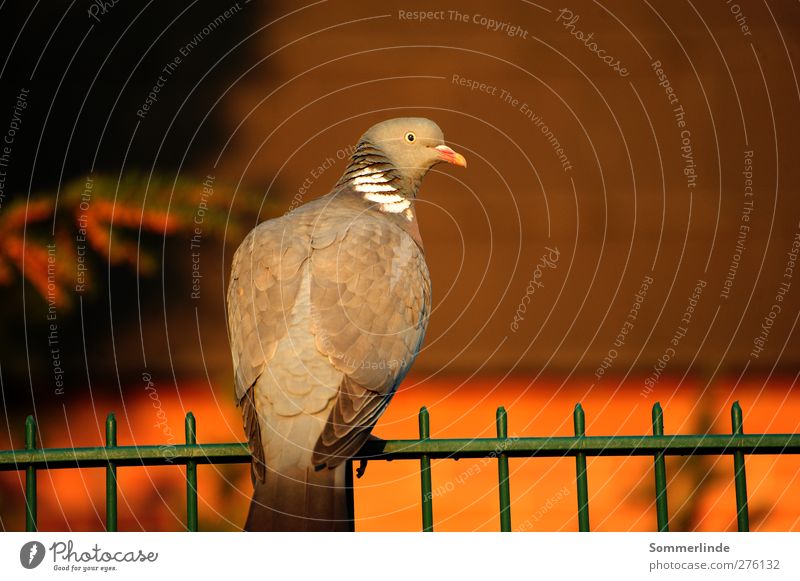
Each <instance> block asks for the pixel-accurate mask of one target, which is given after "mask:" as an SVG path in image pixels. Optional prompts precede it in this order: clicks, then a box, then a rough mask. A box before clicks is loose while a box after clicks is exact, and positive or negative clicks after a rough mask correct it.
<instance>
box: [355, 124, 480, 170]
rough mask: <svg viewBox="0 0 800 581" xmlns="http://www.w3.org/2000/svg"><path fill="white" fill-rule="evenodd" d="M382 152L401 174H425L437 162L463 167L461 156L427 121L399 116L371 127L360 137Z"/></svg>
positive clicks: (439, 130) (437, 129)
mask: <svg viewBox="0 0 800 581" xmlns="http://www.w3.org/2000/svg"><path fill="white" fill-rule="evenodd" d="M361 141H362V142H364V141H367V142H369V143H371V144H373V145H374V146H375V147H377V148H379V149H380V150H381V151H383V152H384V154H385V155H386V157H388V158H389V160H390V161H391V162H392V164H393V165H394V166H395V167H396V168H397V169H399V170H400V171H401V172H404V173H409V174H412V173H422V175H425V173H426V172H427V171H428V170H429V169H430V168H431V167H433V166H434V165H436V164H437V163H439V162H440V161H445V162H447V163H452V164H455V165H460V166H462V167H466V165H467V161H466V160H465V159H464V156H463V155H461V154H458V153H456V152H455V151H453V150H452V149H450V148H449V147H447V146H446V145H445V143H444V134H443V133H442V130H441V129H439V126H438V125H436V123H434V122H433V121H431V120H430V119H424V118H421V117H401V118H399V119H389V120H388V121H383V122H382V123H378V124H377V125H373V126H372V127H371V128H370V129H369V131H367V132H366V133H365V134H364V135H363V136H362V137H361Z"/></svg>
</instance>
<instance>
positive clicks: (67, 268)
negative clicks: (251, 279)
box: [0, 175, 260, 305]
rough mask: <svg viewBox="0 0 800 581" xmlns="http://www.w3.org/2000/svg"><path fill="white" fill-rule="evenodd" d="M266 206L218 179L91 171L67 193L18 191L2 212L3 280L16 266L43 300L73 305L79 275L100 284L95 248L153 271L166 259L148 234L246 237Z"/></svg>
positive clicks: (112, 261) (112, 259)
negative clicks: (149, 243)
mask: <svg viewBox="0 0 800 581" xmlns="http://www.w3.org/2000/svg"><path fill="white" fill-rule="evenodd" d="M209 180H210V181H209ZM234 195H235V200H234ZM234 201H235V203H234ZM259 207H260V200H259V199H257V198H256V197H255V196H252V195H248V194H247V193H246V192H236V190H235V189H234V188H233V187H231V186H228V185H225V184H220V183H215V182H214V180H213V178H206V181H203V180H200V179H186V178H181V179H178V180H177V181H175V180H174V179H172V178H168V177H166V176H146V175H130V176H127V177H125V178H123V179H121V180H116V179H114V178H111V177H108V176H102V175H101V176H93V175H90V176H88V177H87V178H85V179H78V180H74V181H72V182H70V183H68V184H67V185H66V187H65V188H63V190H62V192H61V194H60V196H59V197H56V196H55V195H54V194H52V193H49V192H46V193H45V192H43V193H38V194H35V195H33V196H31V197H30V198H25V197H23V196H15V197H14V198H12V199H11V201H10V202H8V203H7V204H6V205H5V207H4V208H3V211H2V213H0V241H2V244H0V286H9V285H11V284H12V283H13V282H14V280H15V273H14V270H15V269H16V270H17V271H18V272H19V273H20V274H21V275H23V276H24V279H26V280H27V281H28V282H30V283H31V285H33V287H34V288H35V289H36V290H37V291H38V292H39V294H40V295H41V296H42V298H44V299H45V300H47V301H52V302H54V303H56V304H58V305H68V304H69V303H70V293H68V292H66V291H67V289H68V288H71V287H73V286H74V285H75V284H76V280H78V278H79V277H80V279H81V280H82V281H84V280H85V283H82V284H84V286H85V288H87V289H88V288H91V287H92V282H91V281H92V278H91V275H92V268H91V264H90V263H91V261H89V260H87V258H88V256H87V255H88V250H89V249H91V250H92V251H93V252H94V253H95V254H97V255H98V256H100V257H102V258H103V259H105V260H106V261H107V263H108V264H109V265H121V264H128V265H129V266H131V267H133V268H135V269H136V270H137V273H138V274H140V275H151V274H153V273H154V272H155V271H156V268H157V266H158V260H157V257H156V255H155V253H153V252H151V251H149V250H148V249H147V246H146V245H143V244H142V236H143V235H148V234H149V235H157V236H164V237H168V236H176V235H181V234H188V235H189V236H191V235H194V234H196V229H200V230H201V232H202V236H203V237H206V236H208V237H214V238H218V239H221V238H222V237H224V236H231V237H232V238H235V239H238V237H240V235H241V234H242V233H243V232H242V229H243V227H244V226H245V223H247V225H248V227H251V226H252V224H253V221H252V219H251V220H249V221H248V220H246V217H248V216H249V217H251V218H252V217H253V216H255V215H256V214H257V212H258V211H259ZM229 209H230V214H229ZM56 252H57V253H58V259H56ZM79 265H80V269H79Z"/></svg>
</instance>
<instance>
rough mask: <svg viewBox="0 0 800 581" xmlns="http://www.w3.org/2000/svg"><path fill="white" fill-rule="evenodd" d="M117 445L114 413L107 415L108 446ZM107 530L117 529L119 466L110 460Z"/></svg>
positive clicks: (107, 474) (107, 478)
mask: <svg viewBox="0 0 800 581" xmlns="http://www.w3.org/2000/svg"><path fill="white" fill-rule="evenodd" d="M116 446H117V418H116V417H115V416H114V413H113V412H112V413H109V414H108V416H107V417H106V448H115V447H116ZM106 530H107V531H108V532H116V531H117V466H116V464H114V463H113V462H111V461H109V462H108V464H107V465H106Z"/></svg>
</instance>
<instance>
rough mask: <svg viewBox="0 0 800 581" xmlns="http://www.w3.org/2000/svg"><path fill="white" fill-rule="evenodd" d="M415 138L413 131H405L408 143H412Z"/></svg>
mask: <svg viewBox="0 0 800 581" xmlns="http://www.w3.org/2000/svg"><path fill="white" fill-rule="evenodd" d="M416 138H417V136H416V135H414V132H413V131H409V132H408V133H406V141H408V142H409V143H413V142H414V140H415V139H416Z"/></svg>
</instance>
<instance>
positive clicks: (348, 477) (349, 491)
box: [344, 460, 356, 531]
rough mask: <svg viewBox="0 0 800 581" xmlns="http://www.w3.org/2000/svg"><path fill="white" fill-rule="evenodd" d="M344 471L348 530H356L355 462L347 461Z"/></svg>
mask: <svg viewBox="0 0 800 581" xmlns="http://www.w3.org/2000/svg"><path fill="white" fill-rule="evenodd" d="M345 464H346V466H345V469H344V492H345V496H346V497H347V521H348V527H347V530H349V531H355V530H356V506H355V504H356V501H355V498H354V497H353V460H347V461H346V462H345Z"/></svg>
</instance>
